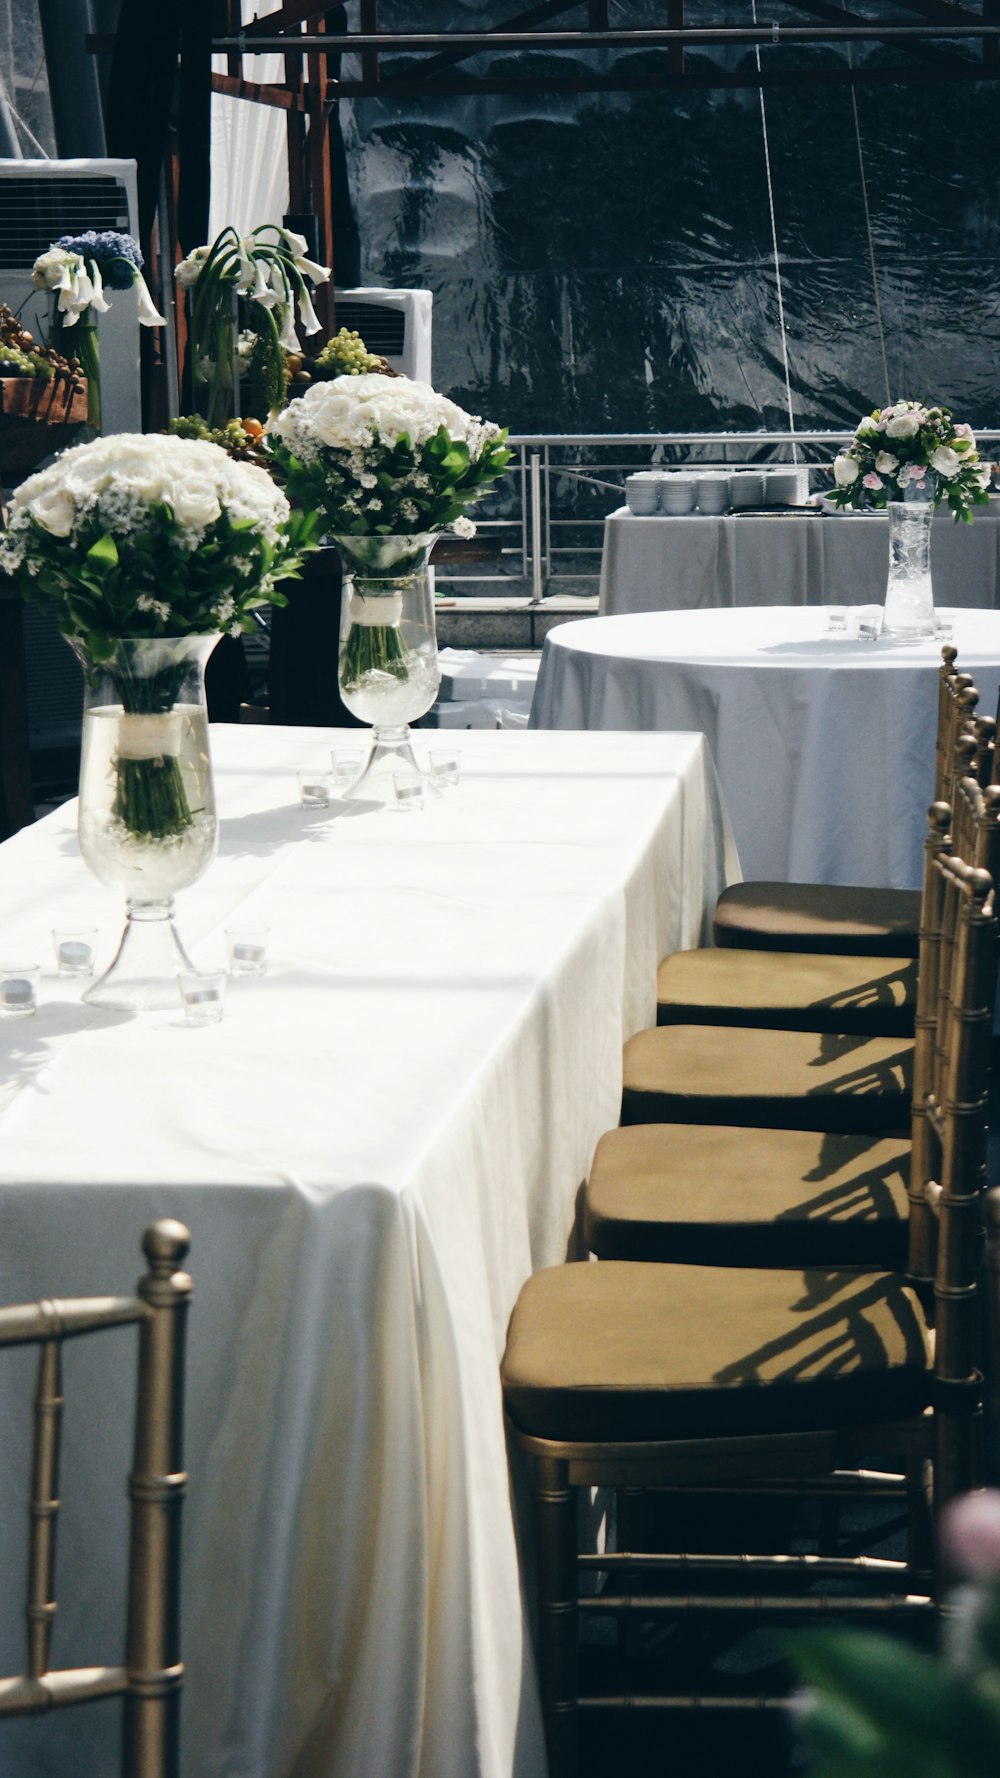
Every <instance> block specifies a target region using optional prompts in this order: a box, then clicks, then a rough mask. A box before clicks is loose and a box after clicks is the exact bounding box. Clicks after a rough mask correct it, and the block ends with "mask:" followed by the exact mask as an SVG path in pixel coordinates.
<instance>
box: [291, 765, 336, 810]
mask: <svg viewBox="0 0 1000 1778" xmlns="http://www.w3.org/2000/svg"><path fill="white" fill-rule="evenodd" d="M299 802H300V803H301V804H302V807H303V808H304V809H328V808H329V806H330V773H329V772H324V771H323V770H322V769H320V768H317V770H316V771H309V772H300V773H299Z"/></svg>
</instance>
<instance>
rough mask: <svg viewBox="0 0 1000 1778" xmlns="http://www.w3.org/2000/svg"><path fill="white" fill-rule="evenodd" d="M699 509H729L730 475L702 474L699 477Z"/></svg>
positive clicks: (722, 510) (715, 510) (721, 510)
mask: <svg viewBox="0 0 1000 1778" xmlns="http://www.w3.org/2000/svg"><path fill="white" fill-rule="evenodd" d="M698 511H699V512H703V513H717V512H728V511H729V477H728V475H700V476H699V477H698Z"/></svg>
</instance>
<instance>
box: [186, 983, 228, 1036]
mask: <svg viewBox="0 0 1000 1778" xmlns="http://www.w3.org/2000/svg"><path fill="white" fill-rule="evenodd" d="M177 987H178V989H179V991H180V997H181V1005H182V1006H183V1008H184V1022H185V1024H187V1025H217V1024H218V1023H219V1020H220V1019H221V1018H222V997H223V994H224V993H225V988H226V976H225V971H224V970H221V969H182V970H179V971H178V975H177Z"/></svg>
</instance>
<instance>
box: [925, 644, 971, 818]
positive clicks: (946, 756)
mask: <svg viewBox="0 0 1000 1778" xmlns="http://www.w3.org/2000/svg"><path fill="white" fill-rule="evenodd" d="M956 657H957V650H956V649H954V648H953V647H952V646H951V644H950V643H949V644H948V645H947V646H946V647H944V648H942V650H941V666H940V668H939V671H938V719H937V740H936V747H935V757H934V800H935V802H948V801H949V800H950V798H951V790H952V780H953V778H954V774H955V747H956V743H957V741H958V738H959V736H960V735H961V733H962V731H963V728H964V727H965V725H966V724H967V723H968V722H969V721H970V720H971V719H972V717H973V716H974V714H975V709H976V705H977V704H978V702H979V693H978V692H977V690H976V688H975V686H974V685H973V683H972V678H971V675H970V674H968V673H960V672H959V671H958V669H957V668H956V666H955V660H956Z"/></svg>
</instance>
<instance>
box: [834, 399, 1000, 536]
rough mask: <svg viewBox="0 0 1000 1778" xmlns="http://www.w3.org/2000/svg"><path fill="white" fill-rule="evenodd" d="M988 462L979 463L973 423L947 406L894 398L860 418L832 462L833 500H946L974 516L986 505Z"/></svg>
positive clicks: (958, 514) (963, 515) (958, 512)
mask: <svg viewBox="0 0 1000 1778" xmlns="http://www.w3.org/2000/svg"><path fill="white" fill-rule="evenodd" d="M990 473H991V471H990V465H989V464H988V463H981V462H980V460H979V452H978V450H977V449H976V439H975V434H974V433H973V430H972V427H971V426H967V425H966V424H965V423H964V422H960V423H956V422H954V421H953V420H952V417H951V411H950V409H949V408H946V407H924V406H923V405H922V404H921V403H920V402H919V401H897V402H895V403H894V404H893V405H892V406H891V407H884V408H876V409H875V411H874V413H871V414H866V415H865V418H864V419H863V420H862V421H860V423H859V424H858V426H857V428H856V430H855V433H854V437H853V439H852V440H851V443H850V444H849V445H848V447H847V449H846V451H841V453H840V455H839V456H838V457H837V458H836V460H835V462H834V465H833V478H834V483H835V487H834V491H833V493H832V494H831V495H830V499H831V500H832V501H833V502H834V503H835V505H837V506H863V505H869V504H870V505H872V506H878V507H883V506H885V505H886V504H887V503H888V502H889V501H890V500H903V501H906V500H911V501H912V500H925V501H933V503H934V505H935V506H940V505H941V503H942V501H945V502H947V504H948V506H950V508H951V510H952V512H953V513H954V515H955V519H956V521H957V520H958V519H964V520H965V521H966V523H970V524H971V522H972V507H973V506H985V504H986V502H987V500H988V499H989V495H988V494H987V492H986V490H987V488H988V487H989V483H990Z"/></svg>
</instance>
